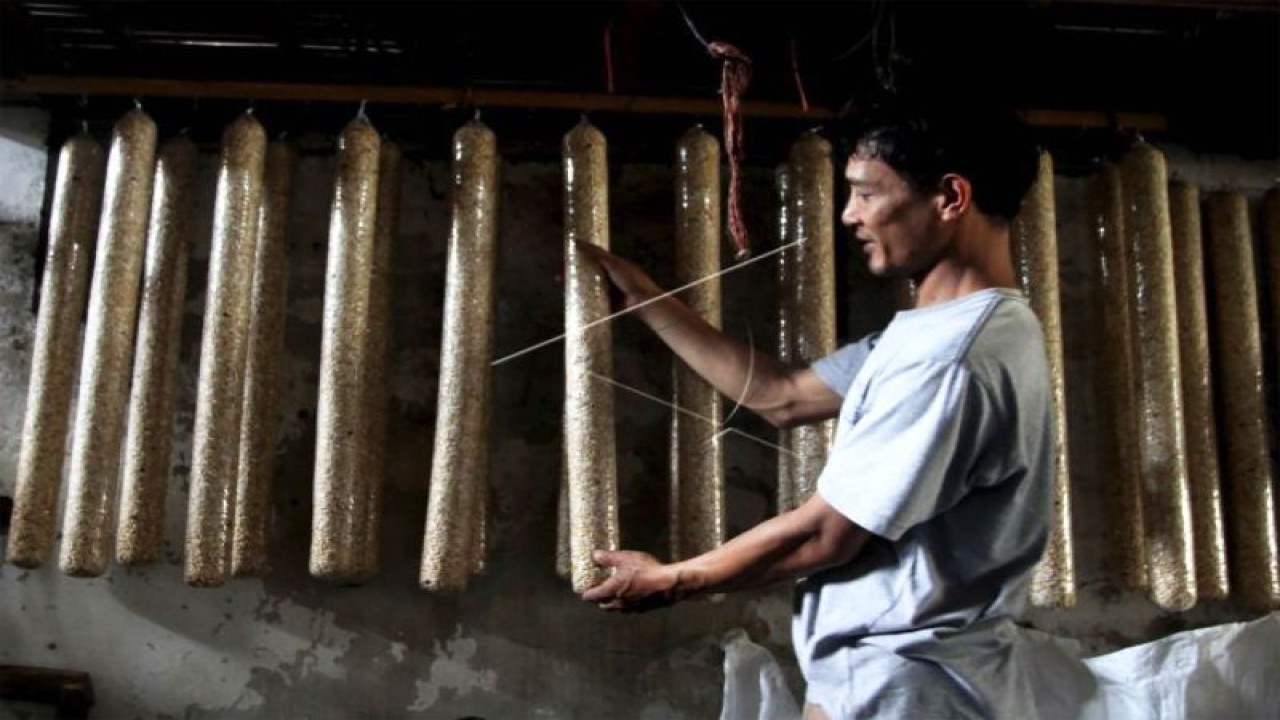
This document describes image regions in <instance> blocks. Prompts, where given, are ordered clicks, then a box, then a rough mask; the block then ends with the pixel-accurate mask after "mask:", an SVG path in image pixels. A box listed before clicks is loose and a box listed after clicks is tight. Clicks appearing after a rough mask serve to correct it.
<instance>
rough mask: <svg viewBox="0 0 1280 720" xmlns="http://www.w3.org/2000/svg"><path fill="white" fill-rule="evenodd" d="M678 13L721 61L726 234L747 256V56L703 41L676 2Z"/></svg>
mask: <svg viewBox="0 0 1280 720" xmlns="http://www.w3.org/2000/svg"><path fill="white" fill-rule="evenodd" d="M676 8H677V9H678V10H679V11H680V16H681V17H683V18H684V23H685V25H687V26H688V27H689V32H690V34H692V35H693V37H694V39H695V40H697V41H698V44H699V45H701V46H702V47H704V48H706V49H707V52H708V53H710V54H711V57H713V58H717V59H719V60H722V61H723V62H724V65H723V66H722V68H721V72H720V99H721V101H722V102H723V103H724V151H725V153H727V154H728V155H729V236H730V237H732V238H733V244H734V247H736V248H737V252H735V253H734V255H733V257H734V259H736V260H746V259H747V258H749V257H751V239H750V238H749V237H748V236H747V224H746V223H745V222H744V221H743V220H742V201H741V199H740V198H741V194H742V193H741V186H742V180H741V170H742V158H743V157H744V150H743V145H742V109H741V108H740V107H739V102H740V101H741V99H742V94H743V93H745V92H746V91H747V86H748V85H749V84H751V58H749V57H747V56H746V55H745V54H744V53H743V52H742V51H741V50H739V49H738V48H736V47H734V46H732V45H730V44H729V43H726V42H707V39H706V38H705V37H703V36H702V33H700V32H698V28H697V26H695V25H694V24H693V18H691V17H689V13H688V12H687V11H686V10H685V9H684V4H683V3H676Z"/></svg>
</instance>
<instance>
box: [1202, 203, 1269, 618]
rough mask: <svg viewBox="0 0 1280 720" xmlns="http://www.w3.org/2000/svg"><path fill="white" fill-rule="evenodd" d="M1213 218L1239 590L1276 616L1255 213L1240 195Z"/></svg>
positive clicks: (1227, 471) (1226, 462) (1213, 210)
mask: <svg viewBox="0 0 1280 720" xmlns="http://www.w3.org/2000/svg"><path fill="white" fill-rule="evenodd" d="M1206 215H1207V218H1206V219H1207V220H1208V223H1207V225H1208V229H1209V242H1208V243H1207V247H1208V248H1209V251H1208V253H1206V254H1207V255H1208V257H1207V260H1208V268H1209V272H1210V273H1211V274H1212V277H1213V282H1212V285H1213V288H1214V302H1213V307H1214V316H1213V320H1214V323H1213V327H1214V351H1215V352H1214V357H1213V360H1214V367H1215V368H1216V370H1217V374H1218V388H1219V390H1220V391H1221V397H1220V398H1219V407H1221V408H1222V411H1223V412H1222V415H1221V417H1220V418H1219V420H1220V422H1221V423H1222V435H1221V438H1222V462H1223V469H1224V473H1223V476H1224V477H1225V478H1226V479H1227V481H1226V486H1227V491H1228V497H1229V500H1230V502H1229V508H1230V518H1231V520H1230V522H1229V523H1228V528H1229V532H1230V538H1231V539H1230V542H1231V549H1230V563H1229V564H1230V567H1231V589H1232V593H1233V595H1234V596H1235V597H1236V598H1238V599H1239V600H1240V601H1241V602H1242V603H1243V604H1245V605H1247V606H1248V607H1251V608H1254V609H1257V610H1275V609H1277V608H1280V551H1278V550H1277V542H1276V497H1275V482H1274V477H1273V475H1272V469H1271V458H1270V456H1269V455H1268V449H1267V403H1266V387H1265V386H1264V384H1263V367H1262V338H1261V336H1260V331H1259V323H1258V320H1259V316H1258V290H1257V287H1258V286H1257V276H1256V274H1255V272H1256V271H1255V270H1254V255H1253V240H1252V235H1251V233H1250V228H1249V206H1248V203H1247V202H1246V201H1245V199H1244V196H1243V195H1240V194H1239V193H1215V194H1213V195H1211V196H1210V197H1209V200H1208V203H1207V204H1206Z"/></svg>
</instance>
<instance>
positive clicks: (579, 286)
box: [564, 120, 618, 592]
mask: <svg viewBox="0 0 1280 720" xmlns="http://www.w3.org/2000/svg"><path fill="white" fill-rule="evenodd" d="M564 194H565V202H564V230H565V318H564V324H565V400H564V454H565V463H566V465H567V475H568V487H569V545H570V566H571V574H572V576H573V589H574V591H575V592H584V591H586V590H587V589H588V588H590V587H593V586H595V585H597V584H599V583H600V582H601V581H603V580H604V579H605V578H606V577H607V573H606V571H605V570H603V569H602V568H600V567H598V566H596V564H595V563H594V562H593V561H592V559H591V554H592V552H593V551H595V550H598V549H600V550H614V549H617V547H618V475H617V459H616V456H615V449H614V447H615V446H614V424H613V388H612V386H611V385H609V384H608V383H605V382H601V381H600V380H599V379H597V377H596V376H602V377H605V378H608V377H610V376H611V375H612V369H613V347H612V338H613V333H612V332H611V331H610V328H609V324H608V323H599V324H595V325H591V323H593V322H595V321H598V320H601V319H602V318H604V317H606V316H608V314H609V296H608V293H607V292H606V287H605V283H606V282H607V281H606V279H605V278H604V275H603V271H602V270H601V269H600V268H599V266H597V265H596V264H595V263H594V262H592V261H591V260H589V259H587V258H586V257H585V256H584V255H583V254H582V253H581V252H580V251H579V250H578V248H577V245H576V243H579V242H582V243H590V244H592V245H597V246H599V247H603V248H606V249H607V248H608V247H609V187H608V165H607V162H606V155H605V138H604V135H602V134H601V133H600V131H599V130H597V129H596V128H595V127H594V126H592V125H591V124H589V123H587V122H586V121H585V120H584V121H583V122H582V123H581V124H579V125H578V126H577V127H575V128H574V129H573V130H570V131H569V132H568V134H566V135H565V137H564Z"/></svg>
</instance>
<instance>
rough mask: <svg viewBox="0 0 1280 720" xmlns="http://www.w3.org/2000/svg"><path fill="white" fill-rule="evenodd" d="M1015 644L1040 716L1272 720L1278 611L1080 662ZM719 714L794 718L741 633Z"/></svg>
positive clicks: (1040, 646)
mask: <svg viewBox="0 0 1280 720" xmlns="http://www.w3.org/2000/svg"><path fill="white" fill-rule="evenodd" d="M1019 634H1020V638H1019V642H1018V643H1017V657H1018V662H1019V664H1020V665H1021V670H1022V671H1023V672H1024V673H1025V675H1026V677H1027V679H1028V681H1029V682H1030V685H1031V690H1032V694H1033V697H1034V698H1035V701H1036V709H1037V710H1038V711H1039V716H1040V717H1041V718H1052V719H1053V720H1059V719H1060V720H1184V719H1185V720H1199V719H1204V720H1218V719H1220V718H1230V719H1231V720H1244V719H1254V718H1257V719H1262V720H1265V719H1275V720H1280V613H1272V614H1270V615H1267V616H1265V617H1262V618H1259V619H1258V620H1254V621H1252V622H1248V623H1231V624H1226V625H1216V626H1214V627H1207V628H1202V629H1200V630H1189V631H1186V632H1181V633H1177V634H1174V635H1170V636H1168V637H1166V638H1162V639H1160V640H1154V641H1152V642H1149V643H1144V644H1142V645H1136V646H1134V647H1131V648H1125V649H1124V650H1118V651H1116V652H1113V653H1109V654H1107V655H1100V656H1098V657H1093V658H1087V659H1081V658H1080V657H1079V656H1078V654H1077V652H1078V646H1077V644H1076V643H1075V642H1074V641H1072V640H1068V639H1064V638H1058V637H1055V636H1053V635H1049V634H1046V633H1041V632H1037V631H1035V630H1022V631H1021V632H1020V633H1019ZM724 651H725V655H724V705H723V708H722V710H721V712H720V720H794V718H798V717H800V706H799V704H798V703H797V702H796V700H795V698H794V697H793V696H792V695H791V691H790V690H789V689H788V687H787V684H786V680H785V678H784V676H783V674H782V669H781V668H780V667H779V666H778V662H777V660H776V659H774V657H773V656H772V655H771V654H770V653H769V651H768V650H766V649H765V648H763V647H761V646H759V645H756V644H755V643H753V642H751V641H750V640H749V639H748V638H747V635H746V633H745V632H743V631H742V630H733V631H731V632H730V633H728V634H727V635H726V636H725V640H724Z"/></svg>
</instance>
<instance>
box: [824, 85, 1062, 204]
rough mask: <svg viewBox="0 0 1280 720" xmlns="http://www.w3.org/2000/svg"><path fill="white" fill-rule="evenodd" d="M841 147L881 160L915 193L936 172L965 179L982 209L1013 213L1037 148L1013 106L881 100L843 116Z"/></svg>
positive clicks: (1031, 174) (1030, 178)
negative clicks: (942, 105)
mask: <svg viewBox="0 0 1280 720" xmlns="http://www.w3.org/2000/svg"><path fill="white" fill-rule="evenodd" d="M843 136H844V137H843V138H842V139H843V140H844V141H846V142H847V143H848V146H847V147H846V150H847V151H848V152H850V153H852V154H854V155H856V156H858V157H863V158H870V159H876V160H881V161H883V162H884V163H885V164H887V165H889V166H890V167H892V168H893V169H894V170H896V171H897V172H898V173H899V174H901V175H902V176H903V177H904V178H906V180H907V181H908V182H909V183H910V184H911V185H912V187H913V189H915V190H916V191H917V192H929V191H933V190H936V189H938V187H939V183H940V181H941V180H942V176H943V175H946V174H948V173H955V174H957V175H961V176H964V177H965V178H967V179H968V180H969V183H970V185H971V186H972V188H973V202H974V204H975V205H976V206H977V207H978V209H979V210H980V211H982V212H983V213H984V214H986V215H991V216H994V217H998V218H1003V219H1005V220H1011V219H1013V216H1014V215H1017V213H1018V208H1019V206H1020V205H1021V203H1022V197H1023V195H1026V193H1027V189H1028V188H1030V187H1031V183H1032V182H1034V181H1035V177H1036V172H1037V168H1038V164H1039V148H1038V147H1037V146H1036V142H1035V139H1034V138H1033V137H1032V133H1031V129H1030V128H1029V127H1028V126H1027V125H1026V123H1024V122H1023V121H1022V120H1021V119H1020V118H1018V116H1017V115H1015V114H1014V113H1013V112H1006V111H999V110H978V109H974V108H970V107H965V106H964V105H963V104H955V103H952V104H949V107H947V108H939V109H935V108H931V107H926V106H918V105H909V104H906V103H904V102H902V101H901V100H894V101H891V102H881V103H879V104H878V105H876V106H873V107H872V108H870V109H869V110H868V111H866V112H862V113H858V114H857V115H855V116H853V117H851V118H850V119H849V120H848V121H847V122H846V128H845V132H844V133H843Z"/></svg>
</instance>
